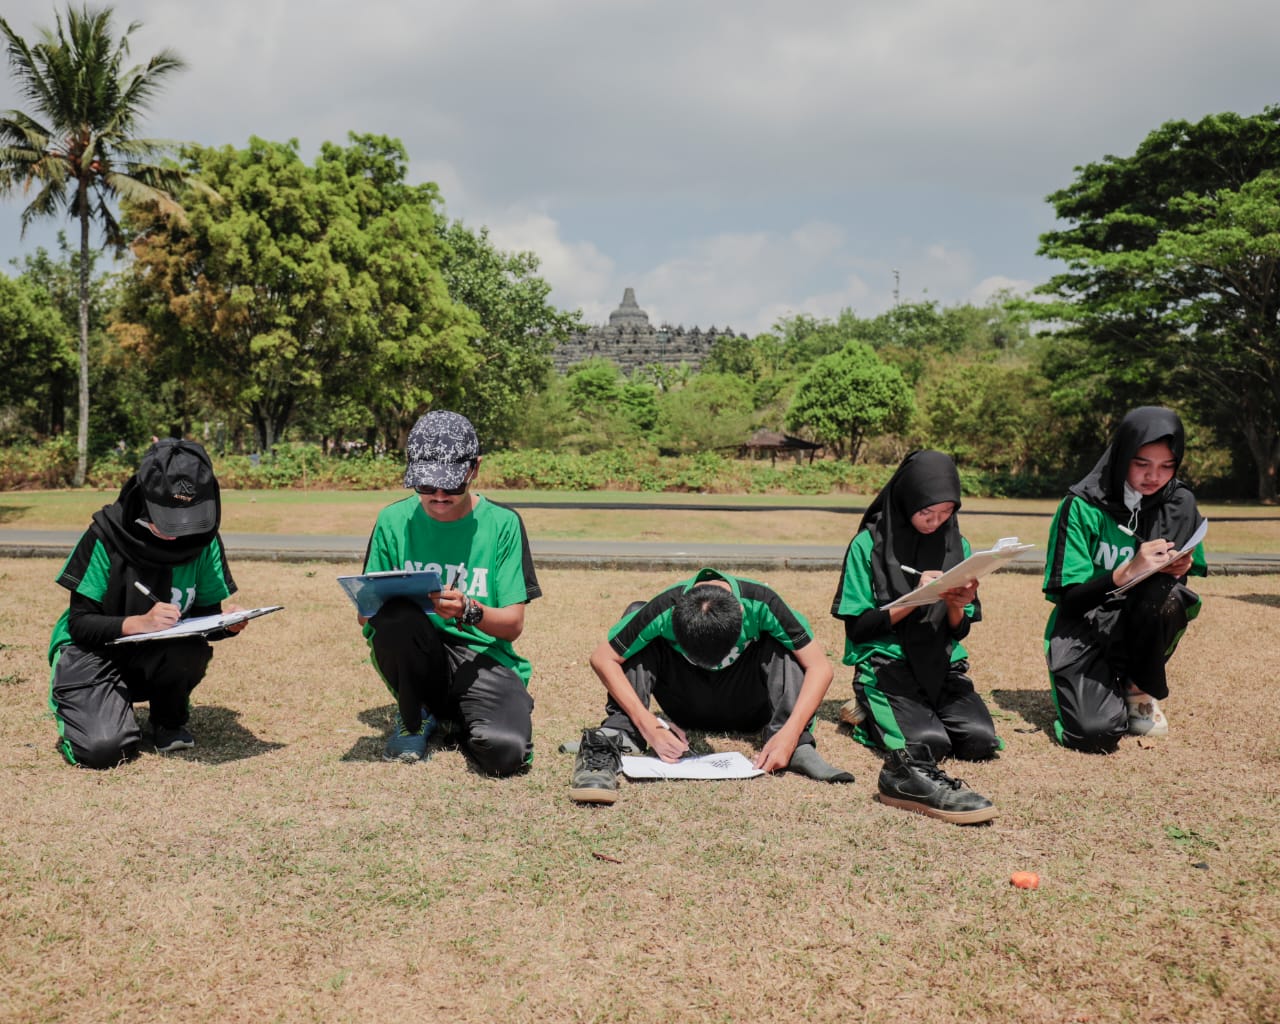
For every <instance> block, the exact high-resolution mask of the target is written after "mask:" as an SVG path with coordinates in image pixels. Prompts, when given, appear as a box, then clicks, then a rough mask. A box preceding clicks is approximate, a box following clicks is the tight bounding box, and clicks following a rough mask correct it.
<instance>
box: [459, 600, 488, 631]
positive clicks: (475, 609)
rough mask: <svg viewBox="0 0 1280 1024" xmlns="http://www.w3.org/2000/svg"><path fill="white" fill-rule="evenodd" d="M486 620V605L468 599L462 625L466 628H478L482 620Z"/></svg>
mask: <svg viewBox="0 0 1280 1024" xmlns="http://www.w3.org/2000/svg"><path fill="white" fill-rule="evenodd" d="M483 618H484V605H482V604H481V603H480V602H479V601H475V600H472V599H471V598H467V607H466V610H465V611H463V613H462V624H463V625H464V626H478V625H480V620H481V619H483Z"/></svg>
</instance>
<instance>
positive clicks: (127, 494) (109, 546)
mask: <svg viewBox="0 0 1280 1024" xmlns="http://www.w3.org/2000/svg"><path fill="white" fill-rule="evenodd" d="M215 487H216V484H215ZM146 519H148V513H147V504H146V501H145V500H144V498H143V494H142V487H141V485H140V483H139V481H138V476H137V474H136V473H135V474H134V475H133V476H131V477H130V478H129V479H128V481H127V482H126V483H125V485H124V486H123V487H122V488H120V496H119V497H118V498H116V500H115V502H114V503H113V504H110V505H106V506H104V507H103V508H101V509H99V510H98V511H97V512H95V513H94V514H93V521H92V522H91V523H90V525H89V534H90V535H92V536H93V537H95V538H96V539H97V540H99V541H101V542H102V546H103V547H104V548H105V550H106V552H107V556H108V558H109V559H110V562H111V571H110V573H109V575H108V579H107V592H106V594H105V595H103V600H102V607H103V610H104V612H105V613H106V614H108V615H125V616H129V615H145V614H146V613H147V612H148V611H150V610H151V605H152V602H151V599H150V598H148V597H146V596H145V595H143V594H142V592H141V591H139V590H138V589H137V587H136V586H134V584H135V583H136V582H141V583H142V584H143V585H144V586H146V587H147V588H148V589H149V590H150V591H151V592H152V593H153V594H155V595H157V596H158V597H159V598H160V599H161V600H163V601H168V600H170V599H171V595H172V580H173V567H174V566H175V565H182V564H184V563H186V562H190V561H192V560H193V559H195V558H196V557H198V556H199V554H200V552H201V551H203V550H204V548H206V547H207V546H208V545H209V543H210V542H211V541H212V540H213V539H214V538H215V537H216V536H217V533H218V526H219V524H220V523H221V521H222V502H221V500H220V498H219V500H218V509H217V514H216V516H215V519H214V525H213V529H212V530H209V531H208V532H206V533H199V534H191V535H189V536H186V537H177V538H175V539H174V540H161V539H160V538H159V537H157V536H156V535H155V534H153V533H152V532H151V530H150V529H149V528H148V527H146V526H145V525H143V524H142V523H141V522H139V520H146ZM219 546H221V545H219ZM222 571H223V575H224V577H225V579H226V581H227V587H228V589H229V590H231V591H232V592H234V591H235V589H236V585H235V581H234V580H233V579H232V578H231V570H230V568H229V567H228V565H227V562H226V552H225V551H223V552H222ZM64 576H66V573H64ZM58 582H59V583H61V584H62V585H63V586H65V587H67V589H69V590H74V589H75V587H76V586H77V585H78V584H79V582H80V581H79V580H78V579H71V578H70V577H67V578H66V579H64V578H62V577H60V578H59V580H58Z"/></svg>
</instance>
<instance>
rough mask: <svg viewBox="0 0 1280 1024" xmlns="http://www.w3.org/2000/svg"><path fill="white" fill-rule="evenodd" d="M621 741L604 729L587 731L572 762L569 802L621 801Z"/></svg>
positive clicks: (607, 802)
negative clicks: (619, 790) (619, 795)
mask: <svg viewBox="0 0 1280 1024" xmlns="http://www.w3.org/2000/svg"><path fill="white" fill-rule="evenodd" d="M621 768H622V741H621V739H620V738H619V737H618V736H616V735H613V734H610V733H607V732H605V731H604V730H603V729H584V730H583V731H582V741H581V742H580V743H579V744H578V757H577V759H576V760H575V761H574V763H573V779H572V781H571V782H570V783H569V799H570V800H576V801H577V802H578V803H580V804H611V803H613V802H614V801H615V800H617V799H618V772H619V770H620V769H621Z"/></svg>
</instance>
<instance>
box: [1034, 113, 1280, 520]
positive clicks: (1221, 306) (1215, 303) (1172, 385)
mask: <svg viewBox="0 0 1280 1024" xmlns="http://www.w3.org/2000/svg"><path fill="white" fill-rule="evenodd" d="M1277 168H1280V106H1271V107H1267V108H1266V110H1265V111H1264V112H1263V113H1261V114H1258V115H1255V116H1252V117H1242V116H1240V115H1238V114H1231V113H1227V114H1218V115H1213V116H1210V117H1206V118H1204V119H1203V120H1201V121H1198V122H1196V123H1194V124H1191V123H1188V122H1185V121H1172V122H1169V123H1167V124H1165V125H1163V126H1161V127H1160V128H1159V129H1157V130H1156V131H1154V132H1152V133H1151V134H1150V135H1148V136H1147V138H1146V139H1145V140H1144V141H1143V142H1142V144H1141V145H1140V146H1139V147H1138V149H1137V152H1136V153H1135V154H1134V155H1133V156H1131V157H1114V156H1108V157H1106V158H1105V159H1104V160H1102V161H1101V162H1099V163H1094V164H1088V165H1086V166H1084V167H1079V168H1077V169H1076V180H1075V182H1074V183H1073V184H1072V185H1070V186H1069V187H1068V188H1065V189H1063V190H1062V191H1060V192H1056V193H1054V194H1053V195H1051V196H1050V197H1049V201H1050V202H1052V203H1053V204H1054V208H1055V211H1056V213H1057V216H1058V217H1059V219H1061V220H1063V221H1066V222H1068V226H1067V227H1066V228H1064V229H1063V230H1060V231H1054V232H1050V233H1048V234H1045V235H1043V236H1041V245H1040V253H1041V254H1042V255H1046V256H1050V257H1053V258H1055V259H1059V260H1062V261H1064V262H1065V263H1066V264H1067V268H1068V269H1067V270H1066V271H1065V272H1064V273H1061V274H1058V275H1056V276H1055V277H1054V278H1052V279H1051V280H1050V281H1049V282H1048V284H1047V285H1045V287H1044V289H1043V290H1044V291H1045V292H1046V293H1048V294H1050V295H1052V296H1054V298H1055V299H1056V300H1057V301H1055V302H1053V303H1052V304H1051V305H1049V306H1048V307H1047V308H1044V307H1037V309H1038V311H1039V313H1040V315H1041V316H1042V317H1043V316H1046V315H1048V316H1052V317H1054V318H1056V319H1057V320H1058V321H1059V322H1060V324H1061V325H1062V326H1063V339H1064V344H1065V345H1066V346H1069V347H1072V348H1073V349H1074V352H1075V353H1076V355H1077V357H1078V358H1076V359H1075V360H1074V361H1073V365H1072V364H1068V365H1064V363H1067V360H1064V359H1058V358H1056V356H1055V355H1054V354H1050V355H1049V356H1048V357H1047V363H1046V366H1047V367H1049V368H1051V369H1052V370H1055V371H1057V372H1058V373H1059V376H1057V377H1055V378H1054V381H1055V386H1056V388H1057V389H1058V391H1059V392H1060V394H1061V396H1062V399H1063V401H1064V402H1070V403H1073V404H1076V405H1077V406H1078V405H1079V404H1081V403H1082V402H1088V401H1092V402H1093V404H1094V405H1095V406H1096V407H1097V408H1098V409H1099V412H1100V414H1101V415H1102V416H1103V417H1104V418H1114V417H1115V416H1117V415H1119V414H1120V413H1122V412H1123V411H1124V410H1125V409H1126V408H1128V407H1130V406H1134V405H1140V404H1143V403H1148V402H1157V401H1167V402H1172V403H1183V404H1186V405H1188V406H1189V407H1190V408H1191V409H1193V410H1195V411H1196V412H1197V413H1198V414H1200V415H1201V416H1202V417H1203V418H1204V420H1205V421H1206V422H1208V423H1211V424H1213V425H1215V426H1219V427H1222V428H1225V429H1227V430H1229V431H1230V432H1232V433H1234V434H1235V435H1236V436H1237V437H1239V438H1241V439H1242V440H1243V442H1244V444H1245V446H1246V447H1247V450H1248V452H1249V454H1250V456H1251V458H1252V461H1253V464H1254V467H1255V470H1256V481H1257V492H1258V497H1259V498H1260V499H1262V500H1264V501H1275V500H1276V498H1277V472H1278V471H1280V273H1277V270H1280V231H1278V225H1280V175H1278V174H1277Z"/></svg>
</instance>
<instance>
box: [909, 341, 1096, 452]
mask: <svg viewBox="0 0 1280 1024" xmlns="http://www.w3.org/2000/svg"><path fill="white" fill-rule="evenodd" d="M944 368H945V372H937V373H932V374H931V375H930V378H929V380H928V381H927V382H926V383H925V384H923V385H922V387H921V391H920V401H919V409H920V412H921V417H920V418H921V419H922V420H923V421H924V422H923V424H921V427H922V429H921V431H920V432H921V435H922V436H921V438H920V441H921V444H922V446H926V447H930V448H940V449H942V450H944V451H947V452H950V453H951V454H952V455H953V456H954V457H955V458H956V460H957V461H958V462H960V463H961V464H962V465H964V466H966V467H969V468H980V469H986V470H1003V471H1005V472H1008V473H1014V474H1023V473H1032V472H1042V471H1045V470H1047V469H1057V468H1059V457H1060V451H1059V449H1060V445H1059V444H1058V443H1056V430H1055V421H1054V417H1053V413H1052V410H1051V409H1050V407H1049V400H1048V389H1049V382H1048V381H1047V380H1046V379H1045V378H1044V377H1043V376H1041V375H1040V373H1039V372H1038V371H1037V370H1036V368H1035V367H1034V366H1031V365H1029V364H1027V363H1018V364H1012V363H1005V362H994V361H982V362H974V363H957V362H956V361H954V360H948V361H946V362H945V363H944V364H942V365H941V366H939V367H937V368H936V369H938V370H942V369H944ZM1093 455H1096V451H1093V450H1092V449H1091V457H1092V456H1093Z"/></svg>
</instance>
